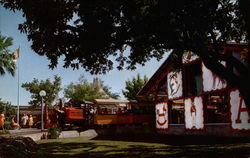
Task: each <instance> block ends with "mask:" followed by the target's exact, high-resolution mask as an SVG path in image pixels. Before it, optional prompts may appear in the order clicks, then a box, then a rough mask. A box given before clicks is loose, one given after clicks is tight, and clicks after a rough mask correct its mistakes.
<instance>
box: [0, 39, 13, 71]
mask: <svg viewBox="0 0 250 158" xmlns="http://www.w3.org/2000/svg"><path fill="white" fill-rule="evenodd" d="M12 41H13V39H12V38H11V37H5V36H2V35H1V34H0V74H1V75H4V74H5V73H6V72H9V73H10V74H11V75H12V76H14V74H15V69H16V64H15V62H14V61H13V55H12V54H10V53H9V52H10V51H9V50H8V47H10V46H11V45H12Z"/></svg>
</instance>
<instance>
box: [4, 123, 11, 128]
mask: <svg viewBox="0 0 250 158" xmlns="http://www.w3.org/2000/svg"><path fill="white" fill-rule="evenodd" d="M4 128H5V129H8V130H10V129H11V122H10V121H4Z"/></svg>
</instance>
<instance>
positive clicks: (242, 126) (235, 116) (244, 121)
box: [230, 89, 250, 130]
mask: <svg viewBox="0 0 250 158" xmlns="http://www.w3.org/2000/svg"><path fill="white" fill-rule="evenodd" d="M230 106H231V109H230V111H231V122H232V128H233V129H236V130H249V129H250V110H248V109H247V107H246V104H245V101H244V99H243V98H242V96H241V95H240V92H239V90H237V89H235V90H232V91H230Z"/></svg>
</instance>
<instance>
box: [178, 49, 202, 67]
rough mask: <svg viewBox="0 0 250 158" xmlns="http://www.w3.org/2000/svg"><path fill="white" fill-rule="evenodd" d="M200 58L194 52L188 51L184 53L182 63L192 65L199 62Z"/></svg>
mask: <svg viewBox="0 0 250 158" xmlns="http://www.w3.org/2000/svg"><path fill="white" fill-rule="evenodd" d="M198 58H199V56H197V55H196V54H194V53H193V52H190V51H188V52H185V53H183V56H182V63H183V64H188V63H191V62H193V61H195V60H197V59H198Z"/></svg>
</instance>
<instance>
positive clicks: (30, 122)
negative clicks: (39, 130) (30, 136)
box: [29, 115, 34, 128]
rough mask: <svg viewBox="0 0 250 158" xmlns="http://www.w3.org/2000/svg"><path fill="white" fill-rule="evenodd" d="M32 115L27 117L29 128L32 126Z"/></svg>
mask: <svg viewBox="0 0 250 158" xmlns="http://www.w3.org/2000/svg"><path fill="white" fill-rule="evenodd" d="M33 123H34V122H33V117H32V115H30V117H29V127H30V128H31V127H32V126H33Z"/></svg>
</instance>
